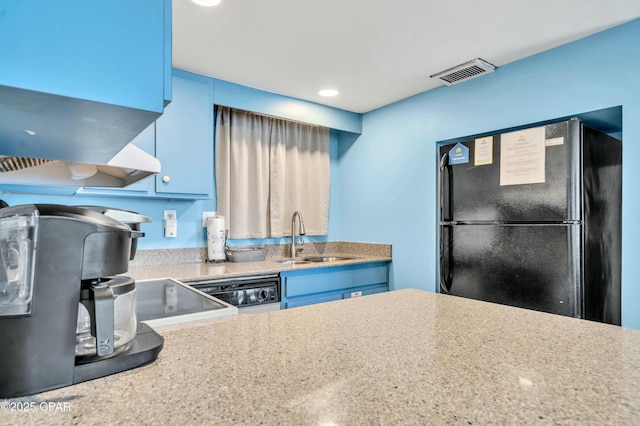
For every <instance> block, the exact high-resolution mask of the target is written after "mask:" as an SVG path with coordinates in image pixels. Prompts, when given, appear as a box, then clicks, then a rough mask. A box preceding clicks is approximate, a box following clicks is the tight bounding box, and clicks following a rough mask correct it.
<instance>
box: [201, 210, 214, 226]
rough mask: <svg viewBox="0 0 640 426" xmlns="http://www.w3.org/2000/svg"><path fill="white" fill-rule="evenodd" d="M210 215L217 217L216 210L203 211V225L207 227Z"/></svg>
mask: <svg viewBox="0 0 640 426" xmlns="http://www.w3.org/2000/svg"><path fill="white" fill-rule="evenodd" d="M210 217H216V212H202V227H203V228H206V227H207V219H208V218H210Z"/></svg>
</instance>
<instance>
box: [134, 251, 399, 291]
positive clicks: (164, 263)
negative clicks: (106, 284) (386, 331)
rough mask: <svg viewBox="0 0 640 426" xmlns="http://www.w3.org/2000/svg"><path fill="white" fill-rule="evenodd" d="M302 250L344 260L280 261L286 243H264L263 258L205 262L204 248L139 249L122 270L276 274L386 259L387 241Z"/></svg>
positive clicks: (180, 276)
mask: <svg viewBox="0 0 640 426" xmlns="http://www.w3.org/2000/svg"><path fill="white" fill-rule="evenodd" d="M304 247H305V249H304V254H300V255H299V256H298V257H297V258H296V260H303V259H304V258H305V257H316V256H328V257H331V256H342V257H345V256H346V257H349V259H346V260H339V261H332V262H309V263H302V264H300V263H298V264H286V263H280V262H278V261H279V260H286V259H290V258H288V257H287V253H288V249H289V246H288V245H287V244H281V245H267V246H266V248H267V258H266V260H264V261H259V262H238V263H234V262H220V263H208V262H205V261H204V259H206V248H201V249H179V250H143V251H139V252H138V254H137V255H136V258H135V261H133V262H131V263H130V264H129V270H128V271H127V272H126V273H125V274H124V275H127V276H130V277H132V278H134V279H135V280H145V279H155V278H167V277H171V278H174V279H177V280H179V281H183V282H189V281H197V280H203V279H216V278H229V277H236V276H247V275H263V274H277V273H280V272H283V271H291V270H298V269H309V268H324V267H333V266H346V265H355V264H360V263H371V262H390V261H391V260H392V259H391V245H389V244H379V243H353V242H325V243H309V242H308V243H305V245H304Z"/></svg>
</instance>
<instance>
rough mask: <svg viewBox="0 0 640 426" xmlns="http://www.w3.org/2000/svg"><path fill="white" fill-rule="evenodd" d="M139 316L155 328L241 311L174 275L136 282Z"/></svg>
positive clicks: (139, 318)
mask: <svg viewBox="0 0 640 426" xmlns="http://www.w3.org/2000/svg"><path fill="white" fill-rule="evenodd" d="M136 291H137V295H136V315H137V319H138V321H144V322H145V323H147V324H148V325H150V326H151V327H153V328H157V327H162V326H165V325H172V324H179V323H184V322H189V321H196V320H201V319H208V318H216V317H221V316H226V315H234V314H237V313H238V308H236V307H235V306H232V305H230V304H228V303H226V302H224V301H222V300H219V299H216V298H215V297H212V296H209V295H208V294H205V293H203V292H201V291H198V290H196V289H194V288H192V287H190V286H188V285H186V284H183V283H181V282H180V281H177V280H174V279H172V278H158V279H151V280H141V281H136Z"/></svg>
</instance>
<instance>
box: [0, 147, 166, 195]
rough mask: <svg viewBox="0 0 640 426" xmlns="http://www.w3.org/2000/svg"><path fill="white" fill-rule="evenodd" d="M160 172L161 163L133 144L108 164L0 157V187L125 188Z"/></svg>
mask: <svg viewBox="0 0 640 426" xmlns="http://www.w3.org/2000/svg"><path fill="white" fill-rule="evenodd" d="M159 172H160V161H158V159H157V158H155V157H153V156H152V155H149V154H148V153H146V152H145V151H143V150H142V149H140V148H138V147H137V146H135V145H133V144H128V145H126V146H125V147H124V148H123V149H122V150H121V151H120V152H119V153H118V154H116V155H115V156H114V157H113V158H112V159H111V160H109V161H108V162H107V163H106V164H92V163H76V162H68V161H58V160H45V159H37V158H28V157H17V156H0V184H9V185H39V186H74V187H81V186H82V187H87V186H89V187H91V186H97V187H123V186H126V185H129V184H131V183H134V182H137V181H139V180H141V179H144V178H145V177H147V176H150V175H152V174H154V173H159Z"/></svg>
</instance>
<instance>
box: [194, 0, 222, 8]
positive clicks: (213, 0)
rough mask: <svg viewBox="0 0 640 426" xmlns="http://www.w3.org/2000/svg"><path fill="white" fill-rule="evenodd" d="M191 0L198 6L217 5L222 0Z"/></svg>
mask: <svg viewBox="0 0 640 426" xmlns="http://www.w3.org/2000/svg"><path fill="white" fill-rule="evenodd" d="M191 1H192V2H194V3H195V4H198V5H200V6H208V7H210V6H217V5H219V4H220V2H221V1H222V0H191Z"/></svg>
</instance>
